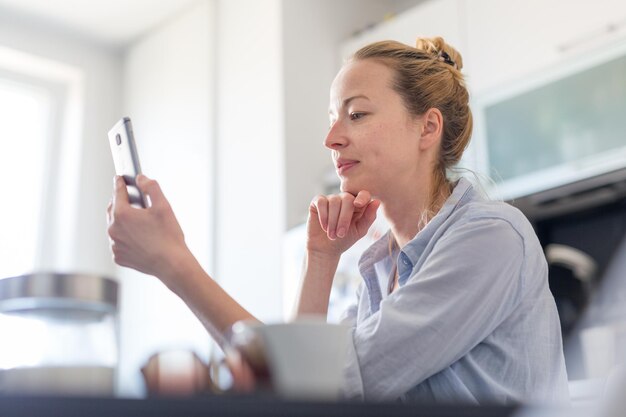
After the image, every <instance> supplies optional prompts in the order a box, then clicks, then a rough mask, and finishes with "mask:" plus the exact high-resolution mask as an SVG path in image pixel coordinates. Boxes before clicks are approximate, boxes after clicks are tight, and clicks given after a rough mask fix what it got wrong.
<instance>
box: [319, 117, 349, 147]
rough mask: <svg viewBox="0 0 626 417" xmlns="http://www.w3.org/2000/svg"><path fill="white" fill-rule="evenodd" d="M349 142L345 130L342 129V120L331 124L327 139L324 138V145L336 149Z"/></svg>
mask: <svg viewBox="0 0 626 417" xmlns="http://www.w3.org/2000/svg"><path fill="white" fill-rule="evenodd" d="M347 144H348V139H347V137H346V134H345V131H344V130H343V129H342V126H341V120H338V121H336V122H335V123H333V124H332V125H331V126H330V129H329V130H328V134H327V135H326V139H324V146H326V147H327V148H328V149H331V150H335V149H341V148H344V147H345V146H346V145H347Z"/></svg>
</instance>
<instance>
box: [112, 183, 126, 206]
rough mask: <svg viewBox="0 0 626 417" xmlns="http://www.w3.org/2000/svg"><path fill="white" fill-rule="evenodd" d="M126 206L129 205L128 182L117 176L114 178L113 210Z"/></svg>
mask: <svg viewBox="0 0 626 417" xmlns="http://www.w3.org/2000/svg"><path fill="white" fill-rule="evenodd" d="M125 205H129V202H128V190H127V189H126V182H125V181H124V178H122V177H121V176H120V175H116V176H115V177H114V178H113V209H114V210H116V209H117V208H118V207H120V206H125Z"/></svg>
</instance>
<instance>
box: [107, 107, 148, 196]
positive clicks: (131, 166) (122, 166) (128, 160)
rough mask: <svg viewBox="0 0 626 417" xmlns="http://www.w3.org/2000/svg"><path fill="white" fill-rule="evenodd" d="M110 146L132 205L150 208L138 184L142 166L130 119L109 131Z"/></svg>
mask: <svg viewBox="0 0 626 417" xmlns="http://www.w3.org/2000/svg"><path fill="white" fill-rule="evenodd" d="M109 145H111V153H112V154H113V163H114V165H115V173H116V174H117V175H120V176H121V177H122V178H124V182H126V189H127V190H128V200H129V202H130V204H131V205H133V206H135V207H142V208H146V207H148V200H147V198H146V196H145V195H144V194H143V193H142V192H141V190H140V189H139V187H137V183H136V178H137V175H139V174H141V166H140V165H139V154H138V153H137V144H136V143H135V136H134V134H133V125H132V123H131V121H130V117H123V118H122V119H120V121H119V122H117V123H116V124H115V125H114V126H113V127H112V128H111V130H109Z"/></svg>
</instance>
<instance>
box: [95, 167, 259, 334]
mask: <svg viewBox="0 0 626 417" xmlns="http://www.w3.org/2000/svg"><path fill="white" fill-rule="evenodd" d="M137 185H138V186H139V188H140V189H141V190H142V191H143V192H144V193H145V194H147V195H148V196H149V198H150V201H151V205H150V207H149V208H146V209H137V208H135V207H132V206H131V205H130V204H129V201H128V193H127V191H126V185H125V183H124V180H123V179H122V178H121V177H116V179H115V183H114V192H113V199H112V201H111V203H110V204H109V207H108V208H107V219H108V224H109V227H108V233H109V237H110V242H111V251H112V252H113V259H114V261H115V262H116V263H117V264H119V265H121V266H125V267H129V268H133V269H136V270H137V271H140V272H143V273H145V274H149V275H154V276H156V277H157V278H159V279H160V280H161V281H162V282H163V283H164V284H165V285H166V286H167V287H168V288H169V289H170V290H172V291H173V292H174V293H175V294H177V295H178V296H179V297H180V298H181V299H182V300H183V301H184V302H185V303H186V304H187V305H188V306H189V308H190V309H191V310H192V311H193V312H194V313H195V315H196V316H197V317H198V318H199V319H200V321H201V322H202V324H203V325H204V326H205V328H206V329H207V330H208V331H209V333H210V334H211V336H213V338H214V339H215V340H216V341H217V342H218V343H219V344H220V345H221V346H223V345H224V342H225V338H224V336H225V334H226V332H227V331H228V330H229V329H230V328H231V326H232V325H233V324H234V323H235V322H237V321H239V320H250V319H252V320H256V319H255V318H254V317H253V316H252V314H250V313H249V312H248V311H247V310H246V309H244V308H243V307H242V306H241V305H240V304H238V303H237V302H236V301H235V300H234V299H232V298H231V297H230V296H229V295H228V294H227V293H226V292H225V291H224V290H223V289H222V288H221V287H220V286H219V285H218V284H217V282H215V281H214V280H213V279H212V278H211V277H210V276H209V275H208V274H207V273H206V272H205V271H204V270H203V269H202V267H201V266H200V263H199V262H198V261H197V259H196V258H195V257H194V256H193V254H192V253H191V251H190V250H189V248H188V247H187V245H186V243H185V239H184V235H183V232H182V229H181V227H180V225H179V224H178V221H177V220H176V216H175V215H174V212H173V211H172V208H171V206H170V204H169V202H168V201H167V199H166V198H165V196H164V195H163V193H162V191H161V188H160V187H159V184H158V183H157V182H156V181H154V180H151V179H148V178H147V177H146V176H144V175H140V176H138V177H137Z"/></svg>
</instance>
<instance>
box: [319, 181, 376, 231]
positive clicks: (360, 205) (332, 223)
mask: <svg viewBox="0 0 626 417" xmlns="http://www.w3.org/2000/svg"><path fill="white" fill-rule="evenodd" d="M371 202H372V200H371V194H370V193H369V192H368V191H361V192H359V193H358V194H357V195H356V196H353V195H352V194H349V193H341V194H334V195H330V196H317V197H316V198H315V199H314V200H313V202H312V203H311V208H312V209H315V210H314V211H316V212H317V217H318V220H319V224H320V226H321V228H322V230H324V231H325V232H326V235H327V236H328V238H329V239H330V240H335V239H337V238H343V237H345V236H347V234H348V232H349V230H350V227H351V225H352V223H353V222H357V221H360V219H361V217H362V216H363V215H364V213H365V212H366V211H367V207H369V206H368V205H369V204H371ZM376 204H378V205H379V204H380V202H379V203H376ZM378 205H375V207H373V208H371V209H370V210H373V213H370V214H369V215H368V216H369V217H368V221H373V219H375V218H376V209H377V208H378ZM372 216H373V217H372ZM370 218H371V220H370ZM364 224H365V223H364ZM370 224H371V223H370ZM368 227H369V226H368Z"/></svg>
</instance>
